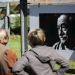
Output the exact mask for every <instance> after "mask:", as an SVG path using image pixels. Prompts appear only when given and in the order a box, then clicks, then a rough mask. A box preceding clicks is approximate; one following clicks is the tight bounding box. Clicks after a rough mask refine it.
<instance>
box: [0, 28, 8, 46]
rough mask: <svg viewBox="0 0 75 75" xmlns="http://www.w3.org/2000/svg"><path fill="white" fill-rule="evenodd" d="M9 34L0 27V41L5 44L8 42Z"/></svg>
mask: <svg viewBox="0 0 75 75" xmlns="http://www.w3.org/2000/svg"><path fill="white" fill-rule="evenodd" d="M8 40H9V36H8V33H7V31H6V30H5V29H0V43H1V44H4V45H6V44H7V43H8Z"/></svg>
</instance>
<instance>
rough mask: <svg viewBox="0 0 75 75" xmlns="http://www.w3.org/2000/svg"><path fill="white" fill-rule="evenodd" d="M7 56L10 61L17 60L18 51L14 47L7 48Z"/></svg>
mask: <svg viewBox="0 0 75 75" xmlns="http://www.w3.org/2000/svg"><path fill="white" fill-rule="evenodd" d="M6 56H7V58H8V59H9V60H10V61H12V60H13V62H16V60H17V56H16V53H15V52H14V51H13V50H12V49H7V51H6Z"/></svg>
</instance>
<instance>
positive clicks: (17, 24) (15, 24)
mask: <svg viewBox="0 0 75 75" xmlns="http://www.w3.org/2000/svg"><path fill="white" fill-rule="evenodd" d="M12 21H13V23H12V24H11V28H12V29H15V28H17V27H20V17H19V16H15V17H14V18H13V19H12Z"/></svg>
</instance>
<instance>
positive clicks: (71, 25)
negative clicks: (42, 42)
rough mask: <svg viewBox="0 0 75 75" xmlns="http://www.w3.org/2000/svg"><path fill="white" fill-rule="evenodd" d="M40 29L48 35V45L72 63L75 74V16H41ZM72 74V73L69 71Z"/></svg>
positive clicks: (71, 14) (63, 14) (72, 70)
mask: <svg viewBox="0 0 75 75" xmlns="http://www.w3.org/2000/svg"><path fill="white" fill-rule="evenodd" d="M39 16H40V18H39V19H40V20H39V21H40V22H39V23H40V28H42V29H43V30H44V31H45V33H46V40H47V41H46V45H48V46H51V47H53V48H54V49H55V50H57V51H58V53H59V54H60V55H62V56H63V57H65V58H66V59H68V60H69V61H70V64H71V67H72V69H71V72H72V73H73V72H74V74H75V67H74V66H75V65H74V63H75V14H74V13H58V14H57V13H54V14H51V13H50V14H49V13H47V14H46V13H45V14H40V15H39ZM69 72H70V71H69Z"/></svg>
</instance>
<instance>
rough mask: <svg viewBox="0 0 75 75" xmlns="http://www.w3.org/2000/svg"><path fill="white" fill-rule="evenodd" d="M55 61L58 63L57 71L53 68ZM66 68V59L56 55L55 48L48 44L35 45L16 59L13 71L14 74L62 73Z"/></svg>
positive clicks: (54, 74) (41, 74)
mask: <svg viewBox="0 0 75 75" xmlns="http://www.w3.org/2000/svg"><path fill="white" fill-rule="evenodd" d="M55 62H57V63H59V64H60V68H59V70H57V71H56V70H55V69H54V64H55ZM68 68H69V64H68V61H66V60H65V59H64V58H63V57H61V56H60V55H58V53H57V52H56V50H54V49H52V48H51V47H48V46H36V47H35V48H32V49H31V50H30V51H27V52H25V54H24V55H23V56H22V58H21V59H20V60H18V61H17V63H16V64H15V65H14V66H13V72H14V74H15V75H63V74H64V72H65V71H66V70H67V69H68Z"/></svg>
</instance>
